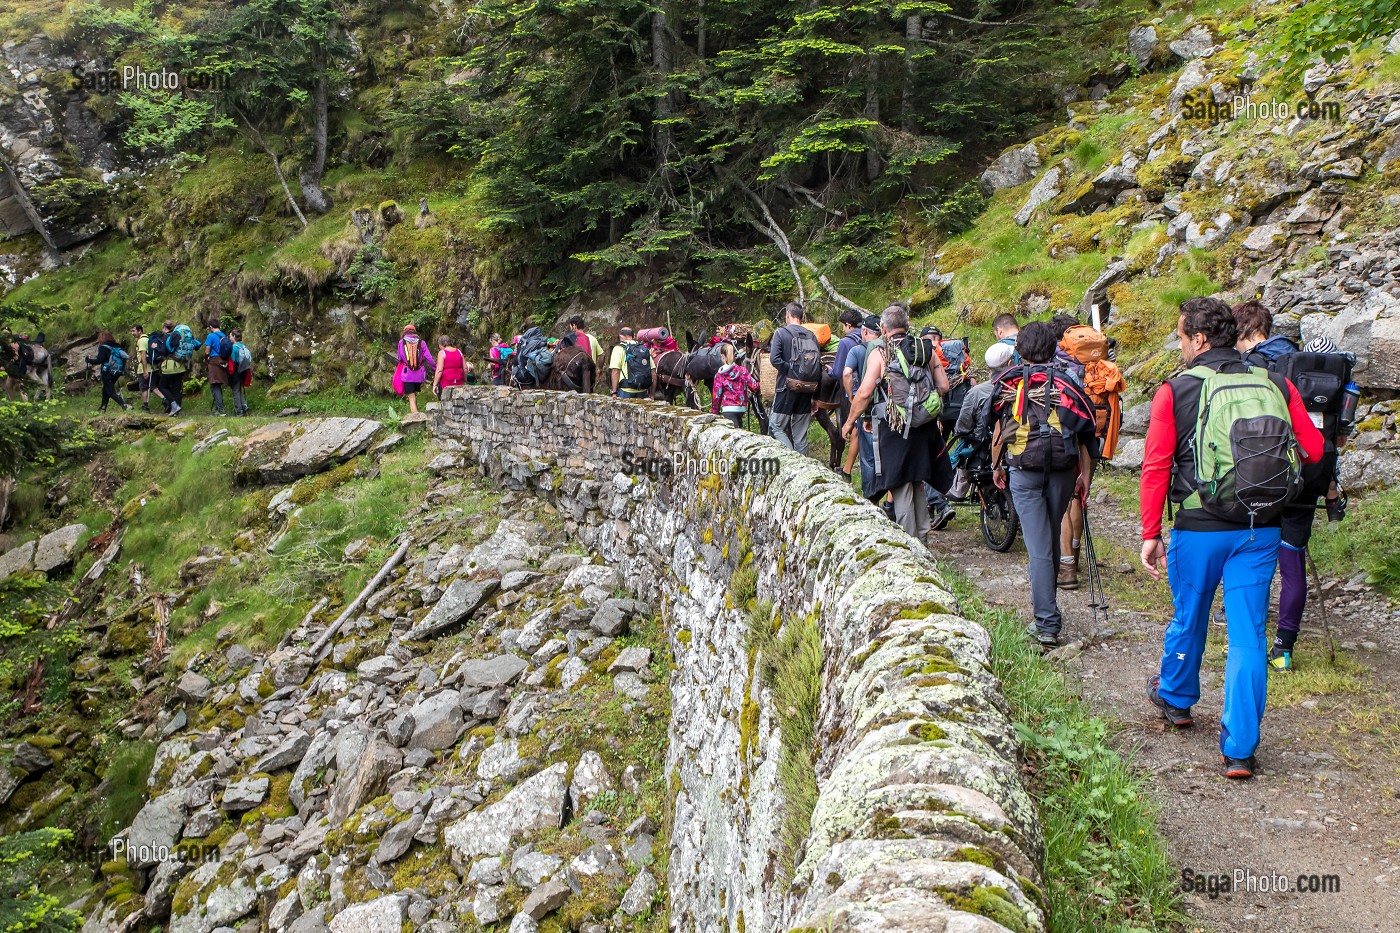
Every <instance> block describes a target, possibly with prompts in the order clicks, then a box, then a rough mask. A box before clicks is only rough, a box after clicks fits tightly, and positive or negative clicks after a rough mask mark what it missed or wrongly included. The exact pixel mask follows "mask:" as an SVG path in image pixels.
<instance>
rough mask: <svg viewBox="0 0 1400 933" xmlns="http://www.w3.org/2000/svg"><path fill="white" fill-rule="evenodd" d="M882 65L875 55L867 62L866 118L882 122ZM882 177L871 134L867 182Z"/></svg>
mask: <svg viewBox="0 0 1400 933" xmlns="http://www.w3.org/2000/svg"><path fill="white" fill-rule="evenodd" d="M879 73H880V63H879V59H877V58H876V57H875V56H874V55H870V56H867V57H866V60H865V113H864V115H865V118H866V119H867V120H873V121H874V122H876V123H879V122H880V90H879V88H878V87H877V86H876V82H877V80H878V79H879ZM879 177H880V151H879V149H878V148H877V147H876V145H875V134H874V133H871V134H870V144H869V145H868V146H867V147H866V149H865V180H866V181H874V180H875V179H877V178H879Z"/></svg>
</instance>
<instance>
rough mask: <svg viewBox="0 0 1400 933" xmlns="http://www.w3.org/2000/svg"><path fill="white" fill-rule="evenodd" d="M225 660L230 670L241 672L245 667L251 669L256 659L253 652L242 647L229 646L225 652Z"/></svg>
mask: <svg viewBox="0 0 1400 933" xmlns="http://www.w3.org/2000/svg"><path fill="white" fill-rule="evenodd" d="M224 660H225V661H227V662H228V666H229V668H230V669H232V670H235V671H240V670H242V669H243V668H245V667H251V666H252V664H253V661H255V660H256V658H255V657H254V656H253V652H251V651H249V650H248V649H247V648H245V647H244V646H242V645H229V647H228V649H227V650H226V651H225V652H224Z"/></svg>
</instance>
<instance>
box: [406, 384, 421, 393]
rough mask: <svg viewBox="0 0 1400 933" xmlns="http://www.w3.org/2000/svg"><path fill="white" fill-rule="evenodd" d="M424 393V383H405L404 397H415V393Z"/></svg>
mask: <svg viewBox="0 0 1400 933" xmlns="http://www.w3.org/2000/svg"><path fill="white" fill-rule="evenodd" d="M422 391H423V383H421V382H405V383H404V384H403V394H404V395H413V394H414V393H415V392H422Z"/></svg>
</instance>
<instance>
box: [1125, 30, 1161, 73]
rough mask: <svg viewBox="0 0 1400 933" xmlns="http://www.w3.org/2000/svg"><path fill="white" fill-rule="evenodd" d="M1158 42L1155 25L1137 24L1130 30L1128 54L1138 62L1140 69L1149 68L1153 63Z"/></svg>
mask: <svg viewBox="0 0 1400 933" xmlns="http://www.w3.org/2000/svg"><path fill="white" fill-rule="evenodd" d="M1158 44H1159V42H1158V39H1157V30H1156V28H1155V27H1153V26H1150V25H1146V26H1135V27H1133V28H1132V29H1130V30H1128V54H1129V55H1131V56H1132V57H1133V60H1134V61H1136V62H1137V66H1138V70H1139V71H1145V70H1147V66H1148V65H1150V64H1151V63H1152V55H1153V53H1155V52H1156V51H1157V46H1158Z"/></svg>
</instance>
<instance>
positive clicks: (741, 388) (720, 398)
mask: <svg viewBox="0 0 1400 933" xmlns="http://www.w3.org/2000/svg"><path fill="white" fill-rule="evenodd" d="M757 391H758V380H757V379H755V378H754V377H753V375H752V374H751V373H750V372H749V371H748V370H747V369H745V368H744V367H743V366H740V365H739V364H738V363H730V364H729V365H728V366H724V367H722V368H721V369H720V371H719V372H718V373H717V374H716V375H715V391H714V400H713V401H711V402H710V411H711V412H713V413H715V414H718V413H719V412H720V410H721V409H724V408H739V409H742V408H747V407H748V405H749V395H750V394H751V393H754V392H757Z"/></svg>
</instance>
